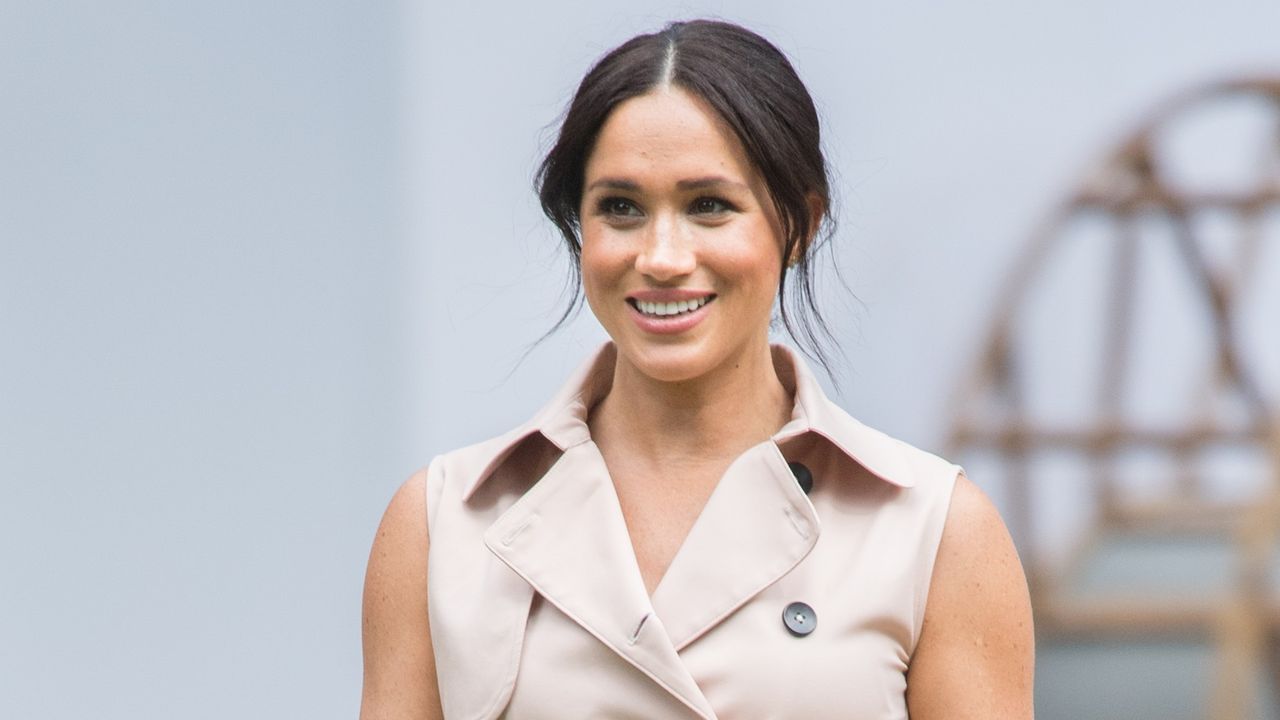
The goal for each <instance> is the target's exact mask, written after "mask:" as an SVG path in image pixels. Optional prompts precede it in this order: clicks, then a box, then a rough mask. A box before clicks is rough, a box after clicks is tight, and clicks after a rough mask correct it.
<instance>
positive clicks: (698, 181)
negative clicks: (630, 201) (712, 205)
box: [587, 175, 750, 192]
mask: <svg viewBox="0 0 1280 720" xmlns="http://www.w3.org/2000/svg"><path fill="white" fill-rule="evenodd" d="M724 186H728V187H732V188H736V189H739V190H743V191H750V188H748V187H747V186H746V185H744V184H743V183H740V182H736V181H734V180H730V179H729V178H726V177H721V176H719V175H708V176H707V177H700V178H690V179H688V180H680V181H679V182H677V183H676V189H677V190H705V189H706V188H711V187H724ZM596 188H604V189H606V190H622V191H625V192H640V185H639V183H636V182H634V181H632V180H626V179H624V178H610V177H605V178H600V179H599V180H596V181H595V182H593V183H591V184H590V185H588V186H587V192H590V191H592V190H595V189H596Z"/></svg>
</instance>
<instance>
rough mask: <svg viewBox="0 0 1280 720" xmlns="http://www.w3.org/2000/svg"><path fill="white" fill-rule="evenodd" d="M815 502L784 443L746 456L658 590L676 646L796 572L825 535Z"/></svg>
mask: <svg viewBox="0 0 1280 720" xmlns="http://www.w3.org/2000/svg"><path fill="white" fill-rule="evenodd" d="M818 530H819V526H818V518H817V515H815V514H814V511H813V505H811V504H810V503H809V500H808V498H806V497H805V495H804V493H803V492H802V491H801V490H800V488H799V486H798V485H797V484H796V480H795V476H794V475H793V474H792V473H791V470H790V468H788V467H787V462H786V460H785V459H784V458H783V456H782V453H781V452H780V451H779V450H778V446H777V445H775V444H774V443H773V442H772V441H770V442H764V443H761V444H759V445H756V446H755V447H753V448H751V449H749V450H747V451H746V452H745V453H743V454H742V455H741V456H739V457H738V458H737V459H736V460H735V461H734V462H733V464H732V465H730V466H729V469H728V470H727V471H726V472H725V474H724V477H722V478H721V479H720V483H719V484H718V485H717V486H716V489H715V491H714V492H712V494H711V497H710V498H709V499H708V500H707V504H706V506H705V507H704V508H703V510H702V513H701V514H700V515H699V516H698V519H697V521H695V522H694V525H693V527H692V528H691V529H690V531H689V535H688V536H687V537H686V538H685V541H684V544H683V545H681V547H680V550H679V551H678V552H677V553H676V556H675V558H674V559H673V560H672V561H671V565H670V566H669V567H668V568H667V572H666V574H665V575H664V576H663V577H662V580H661V581H660V582H659V583H658V587H657V589H656V590H654V593H653V607H654V610H655V611H656V612H657V614H658V617H660V618H662V622H663V625H664V626H665V627H666V630H667V633H668V635H669V637H670V638H671V643H672V645H673V646H674V647H675V648H676V650H677V651H678V650H681V649H683V648H684V647H685V646H686V645H688V644H689V643H691V642H693V641H694V640H696V639H697V638H698V637H700V636H701V635H702V634H703V633H705V632H706V631H708V630H710V629H711V628H712V627H715V625H716V624H718V623H719V622H720V621H721V620H723V619H724V618H726V617H727V616H728V615H729V614H730V613H732V612H733V611H734V610H736V609H738V608H739V607H740V606H742V605H743V604H744V603H746V602H747V601H749V600H750V599H751V598H753V597H755V596H756V595H757V594H758V593H760V591H762V590H764V589H765V588H767V587H769V586H770V585H772V584H773V583H774V582H775V581H777V580H778V579H779V578H781V577H782V576H783V575H786V574H787V573H788V572H790V571H791V569H792V568H794V567H795V566H796V565H797V564H799V563H800V561H801V560H803V559H804V558H805V556H806V555H808V554H809V551H810V550H812V549H813V546H814V545H815V544H816V543H817V541H818Z"/></svg>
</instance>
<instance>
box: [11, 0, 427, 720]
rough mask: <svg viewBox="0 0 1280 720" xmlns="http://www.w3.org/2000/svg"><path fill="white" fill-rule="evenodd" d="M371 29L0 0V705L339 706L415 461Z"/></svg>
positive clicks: (301, 6)
mask: <svg viewBox="0 0 1280 720" xmlns="http://www.w3.org/2000/svg"><path fill="white" fill-rule="evenodd" d="M397 27H398V18H397V11H396V9H395V8H394V7H393V6H389V5H386V4H383V5H378V4H376V3H365V2H339V3H334V2H323V3H311V2H265V3H263V2H247V1H243V0H231V1H230V2H217V3H170V2H159V1H154V0H131V1H125V2H112V3H99V2H70V1H67V0H56V1H54V2H2V3H0V716H3V717H5V718H58V719H65V720H71V719H72V718H103V719H112V720H115V719H119V720H124V719H125V718H156V719H159V718H208V719H210V720H213V719H215V718H217V719H219V720H221V719H225V718H268V717H272V718H283V717H309V718H319V717H352V716H354V713H355V710H356V707H357V703H358V699H359V698H358V692H359V682H360V680H359V673H360V640H359V638H360V585H361V581H362V576H363V566H364V561H365V558H366V557H367V554H368V547H369V542H370V540H371V539H372V534H373V529H374V524H375V523H376V521H377V518H378V516H379V514H380V513H381V509H382V506H383V505H384V504H385V502H386V500H387V492H388V491H387V486H388V483H390V482H392V480H393V479H394V478H396V477H398V476H403V475H405V474H407V473H408V472H409V470H410V469H412V465H411V462H415V460H414V459H412V458H410V457H409V455H408V453H405V452H402V450H401V448H402V447H403V445H402V443H401V438H400V437H399V436H398V435H397V433H400V432H401V431H402V429H403V427H404V424H403V422H402V420H401V404H400V403H401V399H402V395H403V382H402V381H401V379H400V377H399V372H400V371H399V368H398V363H399V362H400V359H401V358H400V355H399V354H398V353H397V352H396V346H397V337H398V336H399V335H400V333H401V332H402V326H403V324H404V322H405V321H404V319H403V314H402V311H401V309H400V307H399V306H398V304H397V303H398V297H397V295H396V292H397V288H396V286H395V283H394V281H393V279H392V278H393V276H394V273H395V271H396V269H397V268H398V267H399V265H400V263H401V259H400V257H399V254H400V252H401V245H400V240H401V236H400V235H398V234H397V232H398V231H397V229H396V228H397V222H398V221H397V220H396V214H395V207H396V192H397V189H396V188H397V186H396V182H397V177H398V175H397V172H398V171H397V170H396V161H397V153H398V150H399V147H400V144H399V142H398V140H397V135H396V133H397V132H398V128H397V125H396V121H395V109H396V106H397V102H398V87H397V83H398V79H399V65H398V62H399V58H398V52H399V46H400V41H399V37H398V35H397V32H398V30H397Z"/></svg>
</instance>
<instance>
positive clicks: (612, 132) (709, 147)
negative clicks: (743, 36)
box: [585, 87, 754, 183]
mask: <svg viewBox="0 0 1280 720" xmlns="http://www.w3.org/2000/svg"><path fill="white" fill-rule="evenodd" d="M708 174H719V175H725V176H729V177H732V179H736V180H738V181H741V182H744V183H749V182H750V181H751V180H752V179H754V178H753V176H754V173H753V172H752V169H751V163H750V161H749V160H748V159H747V155H746V151H745V150H744V149H743V147H742V143H741V142H740V141H739V140H738V137H737V136H736V135H735V134H734V132H733V130H732V129H731V128H730V127H729V126H728V124H727V123H726V122H725V121H724V119H723V118H721V117H720V115H719V114H718V113H716V111H715V110H713V109H712V108H711V106H710V105H708V104H707V102H706V101H704V100H702V99H701V98H699V97H697V96H695V95H692V94H690V93H689V92H687V91H685V90H682V89H680V88H677V87H665V88H658V89H655V90H653V91H651V92H648V93H646V94H644V95H638V96H636V97H633V98H629V99H627V100H625V101H623V102H622V103H620V104H619V105H618V106H617V107H616V108H614V110H613V112H612V113H610V114H609V117H608V118H607V119H606V120H605V122H604V125H602V126H601V128H600V132H599V134H598V135H597V136H596V142H595V146H594V147H593V148H592V151H591V155H590V156H589V157H588V158H587V165H586V168H585V175H586V177H587V178H588V179H590V178H594V177H599V176H605V175H609V176H612V175H628V176H657V175H673V176H677V175H678V176H694V175H708ZM588 182H590V180H588Z"/></svg>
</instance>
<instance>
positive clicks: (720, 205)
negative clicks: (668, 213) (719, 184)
mask: <svg viewBox="0 0 1280 720" xmlns="http://www.w3.org/2000/svg"><path fill="white" fill-rule="evenodd" d="M733 209H734V207H733V206H732V205H730V204H729V202H728V201H726V200H722V199H720V198H717V197H700V198H698V199H697V200H694V201H693V204H692V205H690V206H689V211H690V212H692V213H693V214H695V215H721V214H723V213H726V212H729V211H730V210H733Z"/></svg>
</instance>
